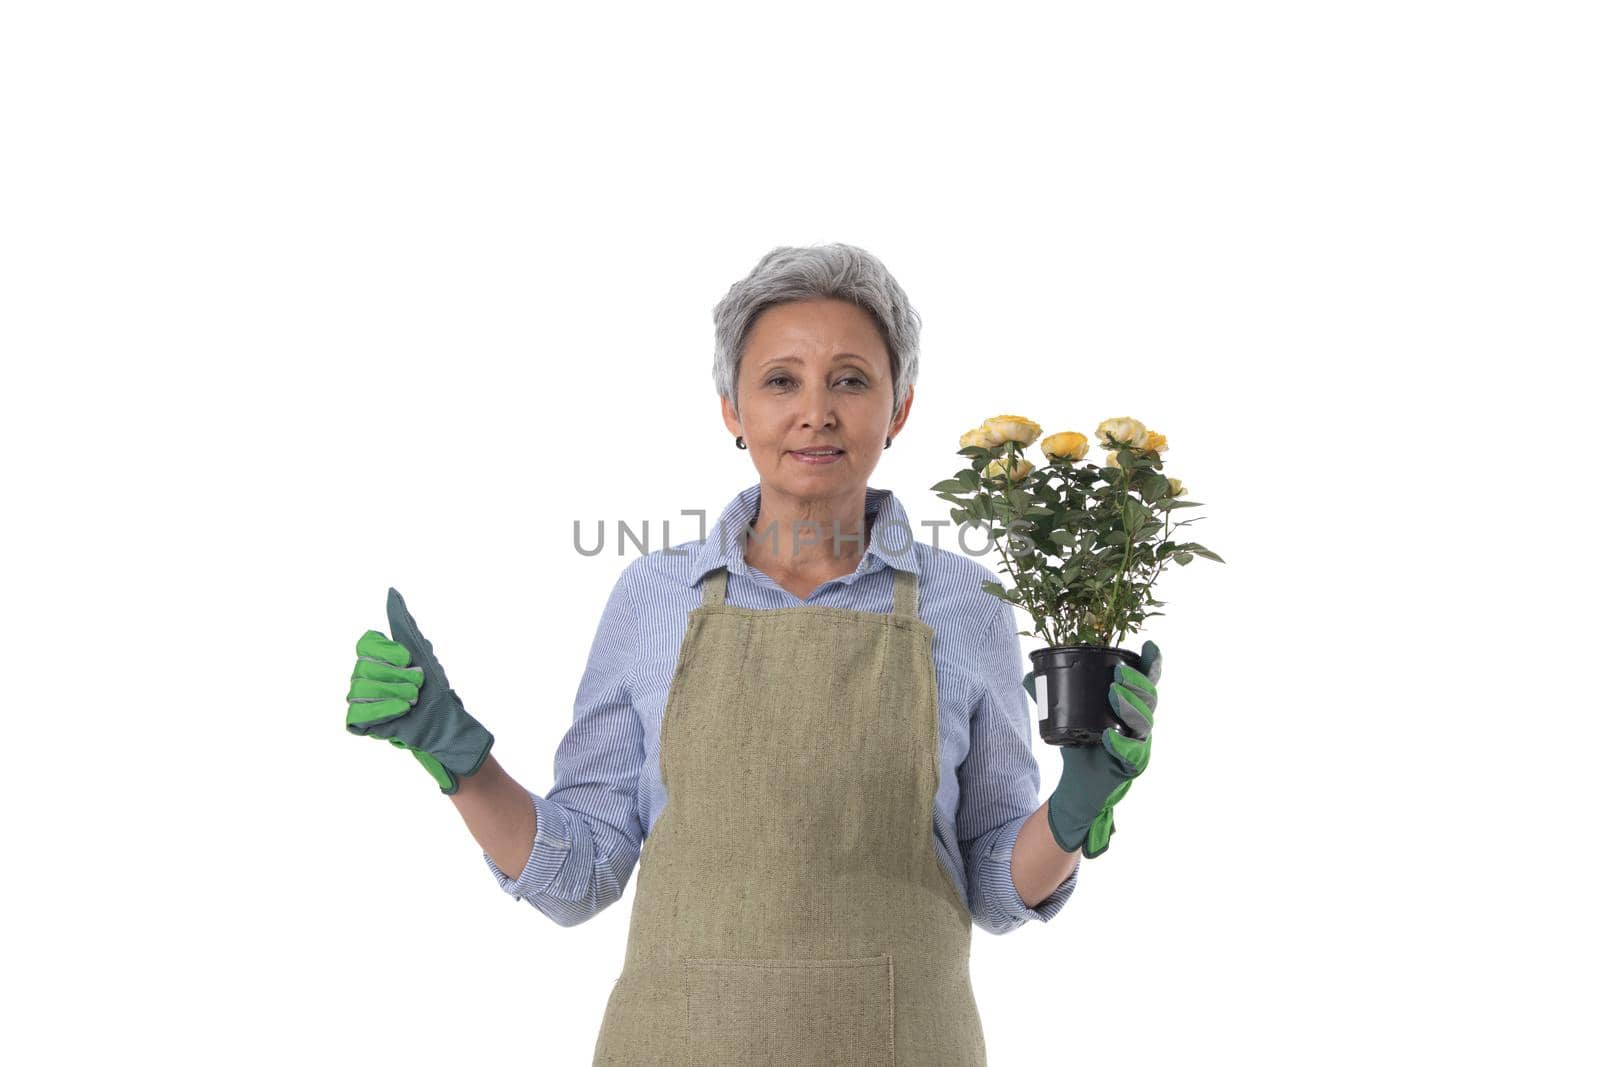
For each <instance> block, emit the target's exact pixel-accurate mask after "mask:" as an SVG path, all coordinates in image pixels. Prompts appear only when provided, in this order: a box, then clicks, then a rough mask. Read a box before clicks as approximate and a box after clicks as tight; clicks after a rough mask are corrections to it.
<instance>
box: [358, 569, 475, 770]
mask: <svg viewBox="0 0 1600 1067" xmlns="http://www.w3.org/2000/svg"><path fill="white" fill-rule="evenodd" d="M389 632H390V633H392V634H394V640H393V641H391V640H389V638H387V637H385V636H384V635H383V634H381V633H379V632H378V631H377V630H368V631H367V632H366V633H364V634H362V635H361V640H359V641H357V642H356V669H355V673H353V674H352V675H350V693H349V695H348V696H346V697H345V700H346V701H347V702H348V704H349V705H350V711H349V714H348V715H346V717H345V721H344V724H345V729H347V730H349V731H350V732H351V733H353V734H365V735H366V736H368V737H378V738H383V739H384V740H387V741H388V742H389V743H390V744H391V745H396V746H398V747H400V748H404V749H408V750H410V752H411V754H412V755H413V756H415V757H417V762H418V763H420V764H422V766H423V767H424V768H426V769H427V772H428V773H429V774H431V775H433V778H434V781H436V782H438V783H439V790H440V792H443V793H454V792H455V791H456V790H457V789H459V788H460V786H461V779H462V778H466V777H468V776H469V775H472V774H475V773H477V770H478V768H479V767H481V766H483V761H484V760H485V759H486V758H487V757H488V755H489V749H490V747H491V746H492V745H493V744H494V735H493V734H491V733H490V732H489V731H488V730H486V729H484V727H483V724H482V723H480V722H478V720H477V719H474V718H473V717H472V716H471V715H468V714H467V709H466V708H464V707H462V706H461V698H460V697H458V696H456V691H455V690H454V689H451V688H450V681H449V679H447V678H446V677H445V676H444V668H443V667H441V666H439V661H438V660H437V659H435V658H434V656H433V645H432V644H431V643H430V642H429V641H428V639H427V638H425V637H423V636H422V631H420V630H418V629H417V623H416V620H415V619H413V618H412V617H411V613H410V612H409V611H407V610H406V602H405V601H404V600H402V599H401V598H400V594H399V593H398V592H396V591H395V590H394V589H393V588H391V589H390V590H389ZM413 664H415V666H413Z"/></svg>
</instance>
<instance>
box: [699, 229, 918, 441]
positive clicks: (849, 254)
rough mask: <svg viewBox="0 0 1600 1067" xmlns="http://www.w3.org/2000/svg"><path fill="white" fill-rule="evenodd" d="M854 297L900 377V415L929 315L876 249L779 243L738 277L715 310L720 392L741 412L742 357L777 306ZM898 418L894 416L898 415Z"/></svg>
mask: <svg viewBox="0 0 1600 1067" xmlns="http://www.w3.org/2000/svg"><path fill="white" fill-rule="evenodd" d="M829 298H831V299H835V300H848V301H850V303H852V304H855V305H856V306H857V307H859V308H861V309H862V310H863V311H865V312H866V313H867V314H868V315H870V316H872V318H873V320H874V321H875V322H876V323H877V326H878V332H879V333H880V334H881V335H882V336H883V343H884V347H886V348H887V349H888V350H889V373H890V376H891V377H892V378H893V379H894V416H898V415H899V414H900V407H901V405H902V404H904V403H905V399H906V394H907V393H908V392H910V390H911V386H912V384H913V383H915V382H916V380H917V352H918V348H919V337H920V335H921V333H922V319H921V318H920V317H919V316H918V315H917V312H916V310H915V309H914V308H913V307H912V306H911V302H910V301H908V300H907V299H906V294H905V291H904V290H903V289H901V288H900V283H899V282H897V281H895V280H894V276H893V275H892V274H890V273H889V269H888V268H887V267H885V266H884V265H883V263H882V261H880V260H879V259H878V257H877V256H874V255H873V254H872V253H871V252H868V251H867V250H866V249H863V248H857V247H856V246H855V245H847V244H839V243H834V244H828V245H810V246H806V247H796V246H792V245H780V246H779V247H777V248H774V249H773V250H772V251H770V252H768V253H767V254H766V255H764V256H762V257H761V262H759V263H757V264H756V265H755V268H754V269H753V270H751V271H750V273H749V274H748V275H747V276H746V277H744V278H742V279H740V280H739V281H737V282H734V283H733V285H732V286H731V287H730V288H729V289H728V292H727V295H726V296H724V297H723V298H722V299H721V300H719V301H718V302H717V306H716V307H715V308H714V309H713V310H712V312H711V318H712V321H714V322H715V323H716V332H717V352H716V361H715V363H714V364H713V365H712V368H711V376H712V378H713V379H714V380H715V382H716V385H717V392H718V393H719V394H720V395H721V396H723V397H724V398H726V399H727V401H728V403H729V404H731V405H733V409H734V413H735V414H737V413H738V410H739V361H740V360H741V359H743V358H744V346H745V341H746V340H747V339H748V337H749V334H750V328H751V327H752V326H753V325H755V321H756V318H757V317H758V316H759V315H760V314H761V312H763V311H765V310H766V309H767V308H769V307H772V306H773V305H775V304H788V303H793V302H795V301H799V300H820V299H829ZM891 417H893V416H891Z"/></svg>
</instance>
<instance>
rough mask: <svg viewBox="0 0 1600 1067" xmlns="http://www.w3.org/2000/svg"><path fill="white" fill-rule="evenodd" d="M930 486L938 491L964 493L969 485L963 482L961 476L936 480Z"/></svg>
mask: <svg viewBox="0 0 1600 1067" xmlns="http://www.w3.org/2000/svg"><path fill="white" fill-rule="evenodd" d="M928 488H930V489H932V490H933V491H934V492H936V493H962V492H966V491H967V487H966V486H964V485H962V484H961V479H959V478H946V479H945V480H944V481H942V482H935V483H934V484H933V485H931V486H929V487H928Z"/></svg>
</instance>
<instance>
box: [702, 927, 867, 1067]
mask: <svg viewBox="0 0 1600 1067" xmlns="http://www.w3.org/2000/svg"><path fill="white" fill-rule="evenodd" d="M684 969H685V980H686V984H687V986H688V991H689V1051H690V1052H691V1054H692V1062H694V1063H695V1064H714V1065H719V1067H720V1065H726V1064H740V1065H745V1064H749V1065H756V1064H784V1065H800V1064H806V1065H812V1064H816V1065H827V1067H889V1065H892V1064H893V1063H894V960H893V957H892V956H889V955H882V956H866V957H862V958H859V959H842V960H803V959H790V960H740V959H703V958H702V959H693V958H691V959H687V960H685V961H684Z"/></svg>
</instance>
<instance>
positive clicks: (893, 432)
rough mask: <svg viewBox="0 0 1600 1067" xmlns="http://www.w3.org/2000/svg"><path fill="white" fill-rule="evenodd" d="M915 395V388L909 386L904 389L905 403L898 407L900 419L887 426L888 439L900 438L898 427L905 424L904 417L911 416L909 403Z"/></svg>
mask: <svg viewBox="0 0 1600 1067" xmlns="http://www.w3.org/2000/svg"><path fill="white" fill-rule="evenodd" d="M916 395H917V387H916V386H914V385H910V386H907V387H906V402H905V403H904V404H902V405H901V406H900V417H899V418H898V419H895V420H894V422H892V423H891V424H890V425H889V436H890V437H899V436H900V427H902V426H904V425H905V424H906V417H907V416H908V415H910V414H911V401H912V399H913V398H914V397H915V396H916Z"/></svg>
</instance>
